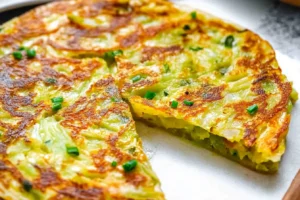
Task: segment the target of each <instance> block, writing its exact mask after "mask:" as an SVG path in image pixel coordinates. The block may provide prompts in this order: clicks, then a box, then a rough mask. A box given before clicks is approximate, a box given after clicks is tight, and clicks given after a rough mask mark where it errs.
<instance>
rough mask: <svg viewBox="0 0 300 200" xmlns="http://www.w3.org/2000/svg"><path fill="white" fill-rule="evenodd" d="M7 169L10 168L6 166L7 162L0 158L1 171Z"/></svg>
mask: <svg viewBox="0 0 300 200" xmlns="http://www.w3.org/2000/svg"><path fill="white" fill-rule="evenodd" d="M7 169H9V168H8V167H7V166H6V164H5V163H4V162H3V161H1V160H0V171H1V170H2V171H4V170H7Z"/></svg>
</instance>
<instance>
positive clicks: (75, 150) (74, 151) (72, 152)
mask: <svg viewBox="0 0 300 200" xmlns="http://www.w3.org/2000/svg"><path fill="white" fill-rule="evenodd" d="M67 153H68V154H69V155H72V156H79V150H78V148H77V147H67Z"/></svg>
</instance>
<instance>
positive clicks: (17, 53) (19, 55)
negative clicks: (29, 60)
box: [12, 51, 23, 60]
mask: <svg viewBox="0 0 300 200" xmlns="http://www.w3.org/2000/svg"><path fill="white" fill-rule="evenodd" d="M12 54H13V56H14V58H15V59H16V60H22V58H23V55H22V53H21V52H20V51H15V52H13V53H12Z"/></svg>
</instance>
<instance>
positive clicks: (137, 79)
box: [131, 75, 142, 83]
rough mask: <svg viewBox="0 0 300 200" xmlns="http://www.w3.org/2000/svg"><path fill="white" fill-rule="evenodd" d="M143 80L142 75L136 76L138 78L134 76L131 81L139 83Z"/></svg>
mask: <svg viewBox="0 0 300 200" xmlns="http://www.w3.org/2000/svg"><path fill="white" fill-rule="evenodd" d="M141 79H142V76H141V75H136V76H134V77H132V78H131V80H132V82H133V83H135V82H138V81H139V80H141Z"/></svg>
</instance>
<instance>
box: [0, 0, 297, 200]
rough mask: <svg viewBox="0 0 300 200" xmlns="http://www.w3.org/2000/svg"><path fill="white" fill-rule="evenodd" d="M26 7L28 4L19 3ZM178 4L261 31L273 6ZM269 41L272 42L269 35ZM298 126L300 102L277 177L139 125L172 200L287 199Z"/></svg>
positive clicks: (292, 71)
mask: <svg viewBox="0 0 300 200" xmlns="http://www.w3.org/2000/svg"><path fill="white" fill-rule="evenodd" d="M42 1H44V0H39V1H34V0H25V1H24V0H10V1H9V2H4V0H0V11H4V10H6V9H9V8H15V7H18V6H23V5H29V4H34V3H41V2H42ZM45 1H47V0H45ZM177 1H178V0H177ZM21 2H22V4H18V3H21ZM178 2H181V3H183V2H184V3H186V4H188V5H191V6H193V7H195V8H199V9H201V10H204V11H206V12H211V13H213V14H215V15H217V16H220V17H222V18H225V19H228V20H230V21H233V22H235V23H237V24H240V25H242V26H245V27H247V28H250V29H255V28H256V25H257V21H258V20H259V19H260V18H261V17H262V16H263V11H264V10H265V9H266V8H267V6H268V4H269V3H270V1H259V0H255V1H239V0H231V1H230V0H228V1H223V0H211V1H205V0H199V1H193V0H186V1H178ZM264 37H265V38H266V39H268V38H267V36H264ZM279 50H280V49H279ZM276 53H277V59H278V61H279V64H280V66H281V68H282V70H283V73H284V74H286V75H287V77H288V79H289V80H291V81H293V82H294V87H295V88H296V90H297V91H299V92H300V62H299V61H296V60H293V59H291V58H289V57H287V56H285V55H283V54H281V53H279V52H278V51H276ZM297 122H298V123H299V122H300V103H299V102H298V103H297V104H296V107H295V109H294V111H293V113H292V122H291V125H290V131H289V134H288V141H287V151H286V154H285V156H284V158H283V161H282V163H281V167H280V170H279V173H278V174H276V175H262V174H258V173H256V172H253V171H250V170H248V169H246V168H244V167H242V166H240V165H239V164H237V163H234V162H231V161H229V160H227V159H225V158H223V157H221V156H218V155H216V154H214V153H212V152H210V151H207V150H205V149H202V148H200V147H197V146H193V145H192V144H191V143H190V142H188V141H183V140H181V139H180V138H177V137H175V136H172V135H170V134H168V133H166V132H165V131H162V130H159V129H155V128H149V127H146V126H145V125H143V124H141V123H137V128H138V132H139V134H140V135H141V137H142V139H143V142H144V148H145V151H146V152H147V154H148V156H149V158H150V161H151V163H152V166H153V168H154V170H155V171H156V173H157V174H158V176H159V178H160V179H161V182H162V188H163V190H164V192H165V194H166V197H167V199H169V200H199V199H203V200H206V199H211V200H219V199H221V200H223V199H225V200H226V199H228V200H240V199H243V200H248V199H249V200H254V199H264V200H276V199H281V198H282V197H283V195H284V194H285V192H286V190H287V189H288V187H289V185H290V183H291V181H292V179H293V177H294V176H295V174H296V172H297V171H298V169H299V166H300V134H299V133H300V126H299V125H298V124H297Z"/></svg>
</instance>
